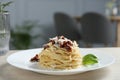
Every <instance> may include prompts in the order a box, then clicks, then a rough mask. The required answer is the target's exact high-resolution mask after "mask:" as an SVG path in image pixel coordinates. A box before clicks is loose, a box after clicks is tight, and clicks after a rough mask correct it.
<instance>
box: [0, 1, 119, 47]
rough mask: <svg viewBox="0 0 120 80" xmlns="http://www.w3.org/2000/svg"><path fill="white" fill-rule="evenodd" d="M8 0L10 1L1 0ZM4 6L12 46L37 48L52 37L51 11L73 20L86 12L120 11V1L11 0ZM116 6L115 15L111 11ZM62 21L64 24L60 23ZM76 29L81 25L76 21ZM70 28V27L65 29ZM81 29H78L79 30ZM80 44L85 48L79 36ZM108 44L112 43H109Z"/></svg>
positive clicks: (53, 28)
mask: <svg viewBox="0 0 120 80" xmlns="http://www.w3.org/2000/svg"><path fill="white" fill-rule="evenodd" d="M0 1H1V2H7V1H11V0H0ZM12 1H13V3H12V4H11V5H10V6H9V7H7V10H9V11H10V19H11V20H10V22H11V41H10V48H11V49H29V48H39V47H42V46H43V44H44V43H46V42H47V41H48V40H49V38H51V37H55V36H56V35H57V31H56V28H55V21H54V14H55V13H56V12H62V13H66V14H67V15H69V16H70V17H72V18H73V19H76V17H78V16H82V15H83V14H85V13H87V12H96V13H99V14H102V15H105V16H108V15H110V16H111V15H112V16H113V15H114V16H119V14H120V12H119V11H120V8H119V7H120V5H119V4H120V0H12ZM114 8H115V10H114V11H115V14H111V13H112V12H110V11H112V10H113V9H114ZM63 24H64V23H63ZM77 25H78V26H79V27H78V28H79V29H81V24H80V23H79V22H77ZM112 26H113V27H112V30H113V31H112V32H111V34H110V35H111V36H114V37H113V38H114V39H113V40H116V35H117V33H116V32H117V27H116V26H117V22H115V21H114V22H112ZM68 31H69V30H68ZM80 31H81V30H80ZM78 43H79V46H80V47H86V46H85V44H84V41H83V40H82V38H81V39H80V40H79V41H78ZM108 46H111V47H112V46H113V45H111V44H109V45H108ZM92 47H104V46H103V44H94V45H93V46H92Z"/></svg>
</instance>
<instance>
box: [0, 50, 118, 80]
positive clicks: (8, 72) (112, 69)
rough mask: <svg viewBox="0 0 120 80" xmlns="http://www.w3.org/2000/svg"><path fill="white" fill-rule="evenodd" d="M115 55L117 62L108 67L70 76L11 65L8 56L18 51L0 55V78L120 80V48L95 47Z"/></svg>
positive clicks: (26, 79)
mask: <svg viewBox="0 0 120 80" xmlns="http://www.w3.org/2000/svg"><path fill="white" fill-rule="evenodd" d="M93 49H97V50H102V51H106V54H110V55H113V56H114V57H115V58H116V62H115V63H114V64H112V65H110V66H108V67H106V68H102V69H98V70H94V71H89V72H85V73H80V74H75V75H68V76H51V75H45V74H40V73H35V72H32V71H27V70H22V69H19V68H16V67H13V66H11V65H10V64H8V63H7V62H6V58H7V57H8V56H9V55H10V54H14V52H16V51H10V52H8V53H7V54H6V55H4V56H0V80H120V48H93Z"/></svg>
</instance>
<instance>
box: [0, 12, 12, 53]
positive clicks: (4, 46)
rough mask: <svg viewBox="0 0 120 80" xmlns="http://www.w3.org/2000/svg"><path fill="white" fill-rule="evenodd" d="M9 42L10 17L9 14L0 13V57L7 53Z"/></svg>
mask: <svg viewBox="0 0 120 80" xmlns="http://www.w3.org/2000/svg"><path fill="white" fill-rule="evenodd" d="M9 41H10V15H9V13H0V55H4V54H6V53H7V52H8V51H9Z"/></svg>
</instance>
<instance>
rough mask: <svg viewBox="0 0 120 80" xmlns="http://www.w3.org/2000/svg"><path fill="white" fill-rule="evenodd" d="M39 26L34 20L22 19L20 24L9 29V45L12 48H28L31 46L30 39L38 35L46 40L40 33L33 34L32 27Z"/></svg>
mask: <svg viewBox="0 0 120 80" xmlns="http://www.w3.org/2000/svg"><path fill="white" fill-rule="evenodd" d="M36 27H37V28H38V29H39V28H41V27H40V26H39V25H38V23H37V22H35V21H24V22H23V23H22V24H21V25H16V26H15V28H13V29H12V30H11V41H10V45H11V47H12V49H18V50H20V49H28V48H30V46H31V43H32V40H33V39H36V38H38V37H41V38H43V39H44V40H46V37H45V36H44V35H42V34H36V35H32V34H33V29H34V28H36Z"/></svg>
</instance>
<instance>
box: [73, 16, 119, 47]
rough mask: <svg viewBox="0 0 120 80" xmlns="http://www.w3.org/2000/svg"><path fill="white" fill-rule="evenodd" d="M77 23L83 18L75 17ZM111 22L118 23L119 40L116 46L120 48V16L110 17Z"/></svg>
mask: <svg viewBox="0 0 120 80" xmlns="http://www.w3.org/2000/svg"><path fill="white" fill-rule="evenodd" d="M74 18H75V19H76V21H78V22H80V19H81V16H75V17H74ZM109 19H110V20H111V22H117V32H116V33H117V34H116V35H117V40H116V46H117V47H120V16H111V17H109Z"/></svg>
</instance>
